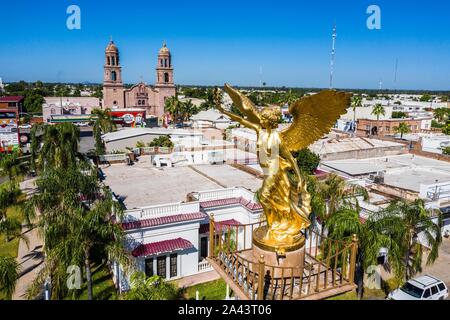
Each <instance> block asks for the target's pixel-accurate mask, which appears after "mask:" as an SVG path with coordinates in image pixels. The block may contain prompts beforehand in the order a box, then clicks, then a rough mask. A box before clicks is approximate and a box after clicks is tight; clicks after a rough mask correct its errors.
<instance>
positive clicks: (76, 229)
mask: <svg viewBox="0 0 450 320" xmlns="http://www.w3.org/2000/svg"><path fill="white" fill-rule="evenodd" d="M37 186H38V192H37V193H36V194H35V195H33V197H32V198H31V199H30V201H31V203H32V204H33V205H34V206H35V208H36V210H38V211H39V212H40V213H41V214H40V216H39V221H38V227H39V228H40V230H41V234H42V235H43V238H44V240H45V246H44V252H45V255H46V260H45V262H44V266H43V268H42V269H41V270H40V271H39V274H38V275H37V277H36V279H35V280H34V282H33V285H32V287H31V288H30V291H29V294H28V296H29V297H30V298H32V297H34V296H35V295H36V294H37V293H38V292H39V291H40V289H41V288H42V285H43V284H44V282H45V281H46V279H48V278H50V282H51V287H52V297H53V298H56V299H60V298H63V297H65V296H66V295H67V287H66V285H65V283H66V280H67V276H68V275H67V273H66V271H67V267H68V266H70V265H77V266H84V271H85V277H86V280H87V288H88V298H89V299H92V298H93V295H92V276H91V270H90V267H91V263H92V262H93V259H94V256H95V257H96V259H97V261H98V259H113V260H115V261H118V262H119V263H121V264H122V265H125V266H127V265H129V264H130V259H129V258H128V255H127V253H126V252H125V249H124V247H123V241H124V235H123V230H122V229H121V226H120V224H117V223H116V222H115V221H117V220H120V219H121V217H122V210H121V207H120V205H119V204H118V203H117V202H116V201H113V199H112V194H111V192H110V191H109V190H108V189H107V188H102V187H101V186H100V185H99V182H98V180H97V172H96V170H95V169H94V168H92V167H91V166H90V165H89V164H87V163H84V162H80V163H78V164H72V165H70V166H68V167H66V168H64V170H61V169H55V168H48V169H47V170H46V171H44V172H43V173H42V174H41V175H40V176H39V178H38V180H37ZM94 253H95V255H94Z"/></svg>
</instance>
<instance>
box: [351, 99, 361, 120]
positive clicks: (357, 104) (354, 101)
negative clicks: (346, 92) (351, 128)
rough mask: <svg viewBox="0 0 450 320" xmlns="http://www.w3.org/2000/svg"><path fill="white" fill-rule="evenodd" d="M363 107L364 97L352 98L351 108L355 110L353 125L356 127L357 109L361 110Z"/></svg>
mask: <svg viewBox="0 0 450 320" xmlns="http://www.w3.org/2000/svg"><path fill="white" fill-rule="evenodd" d="M361 106H362V97H361V96H360V95H358V96H353V97H352V102H351V107H352V110H353V123H354V124H355V125H356V108H359V107H361Z"/></svg>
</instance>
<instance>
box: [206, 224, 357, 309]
mask: <svg viewBox="0 0 450 320" xmlns="http://www.w3.org/2000/svg"><path fill="white" fill-rule="evenodd" d="M264 224H265V222H259V223H252V224H245V225H242V224H240V225H235V224H227V223H226V222H215V221H214V218H213V217H212V218H211V219H210V234H209V236H210V243H209V245H210V246H209V253H210V254H209V257H208V260H209V261H210V262H211V264H212V265H213V266H215V267H216V268H219V269H220V271H222V272H221V273H222V275H224V274H225V275H226V278H227V279H225V280H229V281H231V282H232V283H233V284H234V285H235V286H237V287H238V288H239V289H240V291H241V292H242V293H243V294H244V295H245V297H246V298H247V299H250V300H292V299H294V300H295V299H305V298H308V297H310V298H311V297H312V296H313V295H317V294H321V293H325V296H326V294H327V293H326V292H327V291H328V292H329V291H330V290H333V289H338V290H337V291H339V288H343V287H344V286H347V287H348V285H354V274H355V264H356V254H357V248H358V241H357V238H356V236H353V237H352V238H351V239H348V240H346V241H341V240H334V239H330V238H327V237H324V236H321V235H320V234H318V233H316V232H307V233H306V235H305V237H306V240H305V250H304V251H303V253H302V254H303V255H304V256H303V261H304V262H303V264H302V265H299V266H293V267H280V266H276V265H270V264H267V263H266V262H265V261H264V258H263V257H260V258H259V259H252V260H251V259H248V258H246V257H244V256H245V253H246V252H247V253H248V252H249V250H252V247H253V243H252V233H253V230H254V229H256V228H257V227H260V226H262V225H264ZM211 239H212V240H211ZM335 291H336V290H335ZM347 291H348V290H347Z"/></svg>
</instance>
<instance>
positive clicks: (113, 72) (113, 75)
mask: <svg viewBox="0 0 450 320" xmlns="http://www.w3.org/2000/svg"><path fill="white" fill-rule="evenodd" d="M116 79H117V74H116V72H115V71H111V80H112V81H116Z"/></svg>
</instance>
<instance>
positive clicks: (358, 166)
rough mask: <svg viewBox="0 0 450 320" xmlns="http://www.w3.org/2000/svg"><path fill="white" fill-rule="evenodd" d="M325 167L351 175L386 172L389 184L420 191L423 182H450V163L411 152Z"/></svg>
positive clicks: (325, 163) (338, 162)
mask: <svg viewBox="0 0 450 320" xmlns="http://www.w3.org/2000/svg"><path fill="white" fill-rule="evenodd" d="M321 166H322V168H324V169H328V170H332V171H337V172H340V173H343V174H345V175H347V176H350V177H354V176H368V175H369V174H374V173H377V172H383V173H384V183H385V184H387V185H391V186H395V187H399V188H403V189H408V190H412V191H417V192H418V191H419V190H420V184H434V183H436V181H437V182H446V181H450V163H448V162H445V161H439V160H435V159H430V158H425V157H420V156H416V155H411V154H403V155H397V156H387V157H380V158H369V159H348V160H333V161H324V162H322V164H321Z"/></svg>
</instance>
